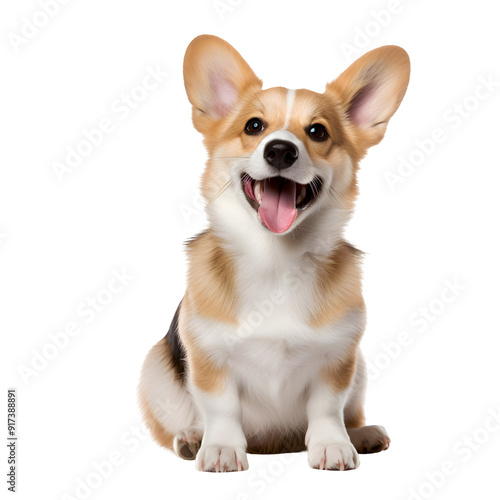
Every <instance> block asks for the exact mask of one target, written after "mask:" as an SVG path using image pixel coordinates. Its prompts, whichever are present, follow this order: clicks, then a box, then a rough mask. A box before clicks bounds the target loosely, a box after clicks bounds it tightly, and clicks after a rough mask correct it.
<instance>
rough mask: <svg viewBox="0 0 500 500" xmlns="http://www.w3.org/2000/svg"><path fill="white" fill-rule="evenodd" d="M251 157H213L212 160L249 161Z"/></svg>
mask: <svg viewBox="0 0 500 500" xmlns="http://www.w3.org/2000/svg"><path fill="white" fill-rule="evenodd" d="M250 158H251V157H250V156H212V158H211V160H249V159H250Z"/></svg>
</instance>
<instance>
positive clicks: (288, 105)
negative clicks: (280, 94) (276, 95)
mask: <svg viewBox="0 0 500 500" xmlns="http://www.w3.org/2000/svg"><path fill="white" fill-rule="evenodd" d="M294 100H295V90H294V89H288V91H287V93H286V117H285V124H284V125H283V129H284V130H286V129H287V128H288V124H289V123H290V115H291V112H292V106H293V101H294Z"/></svg>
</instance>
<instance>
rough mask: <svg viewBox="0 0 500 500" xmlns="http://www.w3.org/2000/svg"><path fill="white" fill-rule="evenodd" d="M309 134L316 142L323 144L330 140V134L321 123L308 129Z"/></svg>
mask: <svg viewBox="0 0 500 500" xmlns="http://www.w3.org/2000/svg"><path fill="white" fill-rule="evenodd" d="M307 134H308V135H309V137H310V138H311V139H312V140H313V141H316V142H323V141H326V140H327V139H328V132H327V131H326V128H325V127H324V126H323V125H321V123H313V124H312V125H311V126H310V127H309V128H308V129H307Z"/></svg>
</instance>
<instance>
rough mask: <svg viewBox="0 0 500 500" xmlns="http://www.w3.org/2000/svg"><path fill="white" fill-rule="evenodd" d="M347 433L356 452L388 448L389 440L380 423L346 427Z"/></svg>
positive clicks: (373, 451)
mask: <svg viewBox="0 0 500 500" xmlns="http://www.w3.org/2000/svg"><path fill="white" fill-rule="evenodd" d="M347 434H349V438H350V440H351V443H352V444H353V446H354V448H356V451H357V452H358V453H363V454H366V453H378V452H379V451H384V450H387V448H389V445H390V444H391V440H390V439H389V436H388V435H387V431H386V430H385V429H384V428H383V427H382V426H381V425H365V426H364V427H359V428H357V429H356V428H352V427H351V428H347Z"/></svg>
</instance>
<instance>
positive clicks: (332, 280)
mask: <svg viewBox="0 0 500 500" xmlns="http://www.w3.org/2000/svg"><path fill="white" fill-rule="evenodd" d="M358 260H359V251H358V250H356V249H355V248H353V247H352V246H351V245H349V244H347V243H345V242H343V243H341V244H340V246H339V248H338V249H337V250H336V251H335V252H333V253H332V255H330V257H328V258H327V259H326V260H325V261H324V262H323V263H322V265H321V266H320V271H319V272H318V286H317V299H316V301H317V307H316V311H315V313H314V314H313V315H312V317H311V320H310V323H311V326H313V327H314V328H321V327H322V326H325V325H329V324H332V323H333V322H335V321H337V320H339V319H340V318H342V316H344V315H345V314H346V313H347V312H348V311H349V310H350V309H363V308H364V300H363V296H362V294H361V271H360V269H359V264H358Z"/></svg>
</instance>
